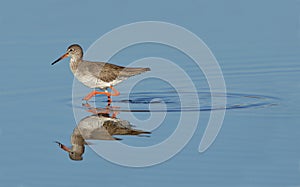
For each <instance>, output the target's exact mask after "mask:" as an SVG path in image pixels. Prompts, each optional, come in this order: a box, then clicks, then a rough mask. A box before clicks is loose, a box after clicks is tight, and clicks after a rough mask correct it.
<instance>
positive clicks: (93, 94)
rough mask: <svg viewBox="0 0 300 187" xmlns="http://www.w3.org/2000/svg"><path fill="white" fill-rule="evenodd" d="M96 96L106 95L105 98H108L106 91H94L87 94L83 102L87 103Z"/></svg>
mask: <svg viewBox="0 0 300 187" xmlns="http://www.w3.org/2000/svg"><path fill="white" fill-rule="evenodd" d="M98 94H103V95H106V96H110V93H109V92H107V91H105V92H99V91H96V90H94V91H92V92H91V93H89V94H87V95H86V96H85V97H84V98H83V100H86V101H88V100H90V99H91V98H92V97H94V96H95V95H98Z"/></svg>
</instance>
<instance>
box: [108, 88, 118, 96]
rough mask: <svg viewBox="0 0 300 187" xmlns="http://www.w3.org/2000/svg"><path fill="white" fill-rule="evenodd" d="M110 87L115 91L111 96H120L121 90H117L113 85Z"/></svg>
mask: <svg viewBox="0 0 300 187" xmlns="http://www.w3.org/2000/svg"><path fill="white" fill-rule="evenodd" d="M110 89H111V90H112V91H113V93H111V96H119V95H120V92H119V91H118V90H116V89H115V88H114V87H113V86H110Z"/></svg>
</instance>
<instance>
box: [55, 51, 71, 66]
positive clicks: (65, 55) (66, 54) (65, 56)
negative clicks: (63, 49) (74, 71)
mask: <svg viewBox="0 0 300 187" xmlns="http://www.w3.org/2000/svg"><path fill="white" fill-rule="evenodd" d="M68 56H69V53H65V54H64V55H62V56H61V57H59V58H58V59H57V60H55V61H54V62H52V64H51V65H54V64H55V63H56V62H58V61H60V60H62V59H64V58H67V57H68Z"/></svg>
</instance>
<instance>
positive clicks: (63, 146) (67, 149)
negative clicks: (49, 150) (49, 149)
mask: <svg viewBox="0 0 300 187" xmlns="http://www.w3.org/2000/svg"><path fill="white" fill-rule="evenodd" d="M54 143H57V144H58V146H59V147H60V148H61V149H62V150H64V151H67V152H70V151H71V150H70V149H69V148H68V147H67V146H65V145H64V144H62V143H60V142H58V141H55V142H54Z"/></svg>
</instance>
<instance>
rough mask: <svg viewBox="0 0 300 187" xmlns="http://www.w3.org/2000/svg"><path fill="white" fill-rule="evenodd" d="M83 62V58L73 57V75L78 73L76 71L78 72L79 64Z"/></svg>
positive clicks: (71, 65)
mask: <svg viewBox="0 0 300 187" xmlns="http://www.w3.org/2000/svg"><path fill="white" fill-rule="evenodd" d="M81 61H82V59H81V58H74V57H73V58H71V59H70V68H71V71H72V72H73V73H75V72H76V70H77V68H78V66H79V64H80V63H81Z"/></svg>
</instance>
